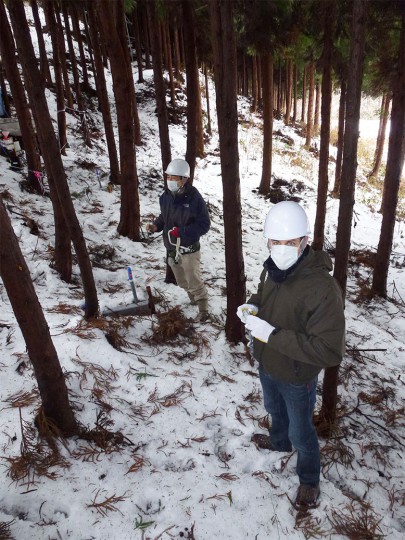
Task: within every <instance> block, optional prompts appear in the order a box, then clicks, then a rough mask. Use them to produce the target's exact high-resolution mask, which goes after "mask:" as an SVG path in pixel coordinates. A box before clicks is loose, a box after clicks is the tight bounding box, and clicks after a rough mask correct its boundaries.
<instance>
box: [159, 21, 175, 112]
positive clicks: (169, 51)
mask: <svg viewBox="0 0 405 540" xmlns="http://www.w3.org/2000/svg"><path fill="white" fill-rule="evenodd" d="M162 28H163V36H164V40H165V43H166V53H167V72H168V74H169V86H170V103H171V106H172V107H173V109H176V93H175V91H174V90H175V87H174V76H173V58H172V49H171V46H170V30H169V25H168V24H167V23H164V24H163V25H162Z"/></svg>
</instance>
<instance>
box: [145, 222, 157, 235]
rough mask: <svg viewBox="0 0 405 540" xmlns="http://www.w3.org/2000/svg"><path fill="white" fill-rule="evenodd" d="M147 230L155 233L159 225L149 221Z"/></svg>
mask: <svg viewBox="0 0 405 540" xmlns="http://www.w3.org/2000/svg"><path fill="white" fill-rule="evenodd" d="M146 230H147V231H148V232H150V233H154V232H156V231H157V227H156V225H155V224H154V223H148V224H147V225H146Z"/></svg>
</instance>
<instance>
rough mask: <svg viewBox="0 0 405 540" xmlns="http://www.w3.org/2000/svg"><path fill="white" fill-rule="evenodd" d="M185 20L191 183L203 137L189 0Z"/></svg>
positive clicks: (188, 150)
mask: <svg viewBox="0 0 405 540" xmlns="http://www.w3.org/2000/svg"><path fill="white" fill-rule="evenodd" d="M182 9H183V19H184V41H185V51H186V80H187V150H186V161H187V163H188V164H189V165H190V182H191V183H192V182H193V179H194V169H195V161H196V156H197V147H198V149H199V152H198V153H199V154H200V150H201V140H199V141H197V134H198V135H199V137H201V134H202V128H201V125H199V124H201V121H202V116H201V114H200V113H199V109H200V110H201V105H200V107H199V101H198V95H199V92H200V84H199V79H198V65H197V51H196V37H195V32H194V27H195V25H194V12H193V6H192V4H191V3H190V2H189V1H188V0H183V2H182Z"/></svg>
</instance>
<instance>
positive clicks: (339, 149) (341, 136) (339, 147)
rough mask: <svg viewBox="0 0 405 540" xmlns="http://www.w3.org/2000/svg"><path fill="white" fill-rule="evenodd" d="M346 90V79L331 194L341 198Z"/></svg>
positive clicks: (343, 82) (341, 99)
mask: <svg viewBox="0 0 405 540" xmlns="http://www.w3.org/2000/svg"><path fill="white" fill-rule="evenodd" d="M346 89H347V82H346V79H345V78H342V80H341V81H340V99H339V127H338V142H337V153H336V168H335V183H334V186H333V190H332V193H331V196H332V197H335V198H339V197H340V179H341V175H342V158H343V144H344V134H345V116H346Z"/></svg>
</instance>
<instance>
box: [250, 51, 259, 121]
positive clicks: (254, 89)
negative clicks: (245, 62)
mask: <svg viewBox="0 0 405 540" xmlns="http://www.w3.org/2000/svg"><path fill="white" fill-rule="evenodd" d="M252 97H253V100H252V108H251V111H252V112H256V111H257V102H258V99H257V55H253V56H252Z"/></svg>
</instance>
